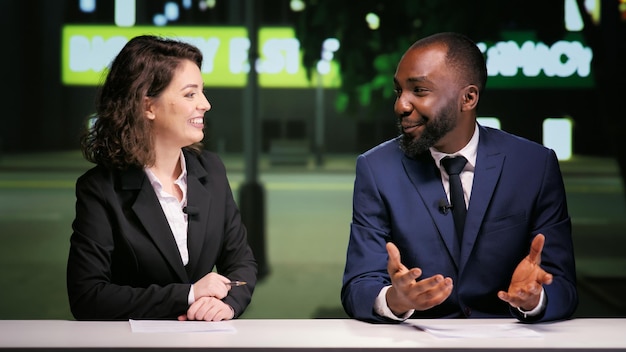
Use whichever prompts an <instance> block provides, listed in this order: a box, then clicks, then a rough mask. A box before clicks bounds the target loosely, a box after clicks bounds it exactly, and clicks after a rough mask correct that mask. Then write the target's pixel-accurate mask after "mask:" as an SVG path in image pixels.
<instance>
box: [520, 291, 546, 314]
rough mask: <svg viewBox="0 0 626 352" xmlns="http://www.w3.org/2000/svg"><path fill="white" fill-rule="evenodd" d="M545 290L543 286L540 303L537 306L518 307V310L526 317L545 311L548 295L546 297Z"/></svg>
mask: <svg viewBox="0 0 626 352" xmlns="http://www.w3.org/2000/svg"><path fill="white" fill-rule="evenodd" d="M545 294H546V293H545V290H544V289H543V288H541V294H540V295H539V303H538V304H537V306H536V307H535V308H533V309H531V310H524V309H522V308H520V307H517V310H518V311H519V312H520V313H521V314H522V316H523V317H524V319H526V318H528V317H533V316H536V315H539V314H541V312H543V311H544V309H546V297H545Z"/></svg>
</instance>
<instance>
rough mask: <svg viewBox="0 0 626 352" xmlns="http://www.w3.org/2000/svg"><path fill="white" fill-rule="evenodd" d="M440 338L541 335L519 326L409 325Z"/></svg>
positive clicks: (512, 324) (534, 336)
mask: <svg viewBox="0 0 626 352" xmlns="http://www.w3.org/2000/svg"><path fill="white" fill-rule="evenodd" d="M411 325H413V326H415V327H416V328H418V329H420V330H423V331H425V332H427V333H429V334H431V335H433V336H436V337H440V338H529V337H531V338H536V337H541V336H542V335H541V334H540V333H538V332H537V331H535V330H531V329H529V328H527V327H524V326H523V325H521V324H516V323H511V324H453V325H450V324H445V325H444V324H436V323H432V324H431V323H428V324H421V323H420V324H411Z"/></svg>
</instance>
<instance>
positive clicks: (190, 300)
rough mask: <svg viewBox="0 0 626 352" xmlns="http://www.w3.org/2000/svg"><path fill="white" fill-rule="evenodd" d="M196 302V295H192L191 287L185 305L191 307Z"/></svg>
mask: <svg viewBox="0 0 626 352" xmlns="http://www.w3.org/2000/svg"><path fill="white" fill-rule="evenodd" d="M195 301H196V295H194V294H193V285H191V287H189V294H188V295H187V304H189V305H191V304H192V303H193V302H195Z"/></svg>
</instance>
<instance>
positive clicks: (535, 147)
mask: <svg viewBox="0 0 626 352" xmlns="http://www.w3.org/2000/svg"><path fill="white" fill-rule="evenodd" d="M481 128H482V130H481V137H480V138H481V139H483V140H484V141H485V143H486V144H488V145H490V146H497V147H498V149H504V151H526V152H538V153H546V152H548V151H549V148H547V147H545V146H544V145H542V144H540V143H538V142H535V141H532V140H530V139H528V138H525V137H522V136H519V135H516V134H513V133H510V132H507V131H503V130H500V129H497V128H492V127H481ZM479 143H480V142H479Z"/></svg>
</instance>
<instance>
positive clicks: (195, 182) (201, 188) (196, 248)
mask: <svg viewBox="0 0 626 352" xmlns="http://www.w3.org/2000/svg"><path fill="white" fill-rule="evenodd" d="M185 161H186V163H187V205H188V206H192V207H194V208H196V209H197V210H198V214H196V215H193V216H189V217H188V227H187V248H188V251H189V263H188V264H187V270H188V274H189V276H190V277H193V275H192V274H193V269H194V268H196V267H197V262H198V260H199V259H200V253H202V246H203V245H204V240H205V233H206V228H207V226H208V223H209V208H210V206H211V194H210V193H209V191H208V189H207V186H206V185H205V183H207V182H210V179H208V177H207V176H208V175H207V172H206V169H204V167H202V165H201V164H200V163H199V162H198V159H197V158H196V156H194V155H191V154H189V153H185Z"/></svg>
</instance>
